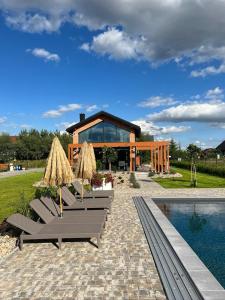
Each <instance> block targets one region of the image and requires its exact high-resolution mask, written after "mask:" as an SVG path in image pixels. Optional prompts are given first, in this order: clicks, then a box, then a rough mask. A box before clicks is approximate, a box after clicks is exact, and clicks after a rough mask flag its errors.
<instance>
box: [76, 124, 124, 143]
mask: <svg viewBox="0 0 225 300" xmlns="http://www.w3.org/2000/svg"><path fill="white" fill-rule="evenodd" d="M129 136H130V132H129V131H128V130H125V129H122V128H120V127H118V126H116V125H114V124H113V123H110V122H107V121H102V122H101V123H99V124H97V125H95V126H93V127H91V128H88V129H86V130H84V131H82V132H80V133H79V143H83V142H84V141H86V142H92V143H103V142H107V143H110V142H111V143H113V142H129Z"/></svg>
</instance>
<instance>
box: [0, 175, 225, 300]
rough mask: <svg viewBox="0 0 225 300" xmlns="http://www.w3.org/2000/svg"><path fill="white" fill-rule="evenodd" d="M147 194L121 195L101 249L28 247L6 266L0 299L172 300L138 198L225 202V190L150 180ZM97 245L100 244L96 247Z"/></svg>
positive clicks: (1, 268) (145, 183) (142, 178)
mask: <svg viewBox="0 0 225 300" xmlns="http://www.w3.org/2000/svg"><path fill="white" fill-rule="evenodd" d="M137 178H138V180H139V182H140V184H141V189H127V190H122V191H121V190H118V191H115V199H114V202H113V209H112V214H111V215H110V216H109V218H108V221H107V225H106V229H105V232H104V235H103V237H102V244H101V249H97V248H95V247H94V246H93V245H92V244H90V243H89V242H83V241H82V242H66V243H63V247H62V250H61V251H59V250H57V249H56V248H55V246H54V245H53V244H51V243H42V244H25V245H24V250H23V251H22V252H20V251H17V252H15V253H14V254H12V255H11V256H10V257H9V258H8V259H7V260H5V261H4V262H2V263H1V264H0V299H6V300H7V299H24V300H25V299H29V300H30V299H40V300H48V299H67V300H69V299H78V300H83V299H85V300H105V299H109V300H111V299H114V300H120V299H124V300H125V299H132V300H137V299H143V300H147V299H149V300H162V299H166V297H165V295H164V292H163V288H162V285H161V283H160V279H159V276H158V273H157V270H156V268H155V264H154V261H153V258H152V255H151V253H150V251H149V247H148V244H147V242H146V239H145V236H144V233H143V230H142V227H141V224H140V221H139V218H138V215H137V212H136V209H135V207H134V204H133V201H132V196H134V195H148V196H168V195H169V196H179V195H183V196H185V195H187V196H190V195H194V196H203V195H205V196H206V195H207V196H210V195H211V196H220V197H224V196H225V189H213V190H212V189H210V190H208V189H207V190H206V189H185V190H179V191H178V190H177V189H176V190H165V189H164V188H162V187H160V186H159V185H158V184H157V183H155V182H152V181H151V180H150V179H149V178H147V177H146V175H145V174H138V175H137ZM93 242H94V241H93Z"/></svg>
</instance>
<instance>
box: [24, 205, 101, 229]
mask: <svg viewBox="0 0 225 300" xmlns="http://www.w3.org/2000/svg"><path fill="white" fill-rule="evenodd" d="M30 207H31V208H32V209H33V210H34V211H35V212H36V214H37V215H38V216H39V217H40V218H41V219H42V221H44V222H45V223H46V224H100V225H101V226H102V227H104V226H105V221H106V212H105V215H92V216H91V215H85V214H84V215H81V216H64V217H63V218H60V217H56V216H54V215H53V214H52V213H51V212H50V211H49V210H48V208H47V207H46V206H45V205H44V204H43V203H42V202H41V200H39V199H34V200H32V201H31V202H30Z"/></svg>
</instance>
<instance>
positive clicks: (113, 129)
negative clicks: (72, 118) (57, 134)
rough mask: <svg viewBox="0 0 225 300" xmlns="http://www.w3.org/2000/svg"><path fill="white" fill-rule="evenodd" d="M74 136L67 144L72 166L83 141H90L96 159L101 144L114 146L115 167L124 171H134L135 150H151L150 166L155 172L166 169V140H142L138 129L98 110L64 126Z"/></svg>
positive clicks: (102, 145)
mask: <svg viewBox="0 0 225 300" xmlns="http://www.w3.org/2000/svg"><path fill="white" fill-rule="evenodd" d="M66 131H67V132H68V133H70V134H71V135H72V136H73V144H69V146H68V158H69V161H70V163H71V165H73V164H74V162H76V160H77V158H78V154H79V149H80V148H81V146H82V143H83V142H84V141H86V142H88V143H92V145H93V147H94V150H95V155H96V159H97V160H98V159H99V160H101V149H102V148H103V147H104V146H107V147H113V148H115V149H117V152H118V161H117V163H116V164H117V167H118V168H122V169H124V170H130V171H134V170H136V167H137V164H138V162H139V159H138V155H137V152H138V151H139V150H142V151H150V157H151V161H150V162H149V163H150V165H151V168H152V169H154V170H155V171H157V172H165V171H168V170H169V142H168V141H157V142H155V141H143V142H138V141H137V139H138V137H139V136H140V134H141V128H140V127H139V126H137V125H135V124H133V123H131V122H128V121H126V120H124V119H121V118H119V117H116V116H114V115H112V114H109V113H107V112H105V111H100V112H98V113H96V114H94V115H92V116H90V117H88V118H86V117H85V114H80V122H78V123H77V124H74V125H72V126H70V127H69V128H67V129H66Z"/></svg>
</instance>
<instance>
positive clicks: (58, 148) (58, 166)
mask: <svg viewBox="0 0 225 300" xmlns="http://www.w3.org/2000/svg"><path fill="white" fill-rule="evenodd" d="M73 181H74V175H73V172H72V170H71V167H70V164H69V161H68V159H67V157H66V154H65V151H64V150H63V147H62V145H61V144H60V141H59V139H58V138H57V137H55V138H54V139H53V142H52V147H51V151H50V153H49V157H48V161H47V166H46V169H45V174H44V178H43V182H44V184H46V185H48V186H59V187H60V186H61V185H64V184H69V183H71V182H73ZM59 194H60V207H61V216H62V199H61V188H60V189H59Z"/></svg>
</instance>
